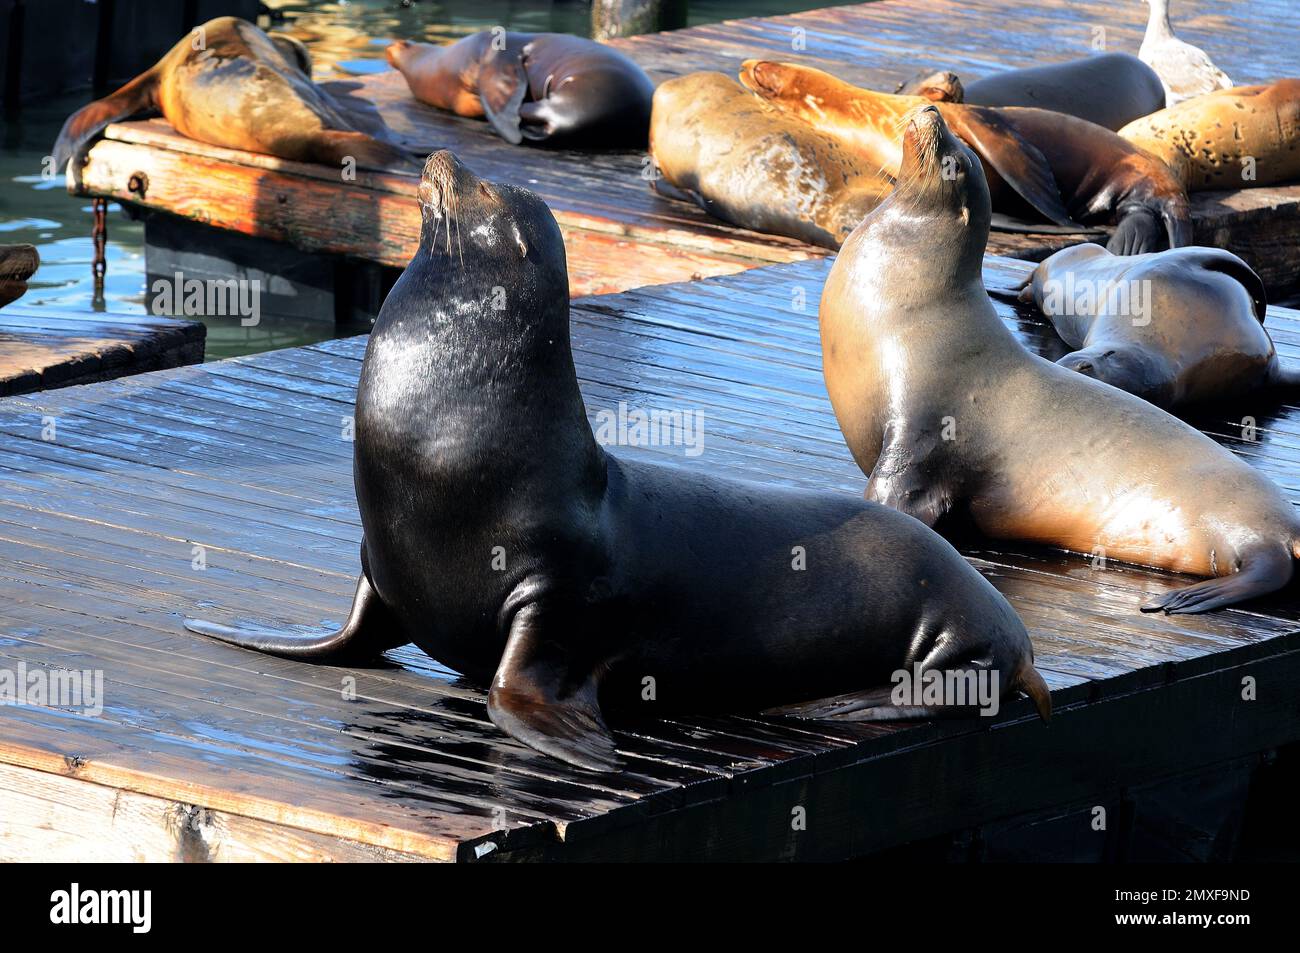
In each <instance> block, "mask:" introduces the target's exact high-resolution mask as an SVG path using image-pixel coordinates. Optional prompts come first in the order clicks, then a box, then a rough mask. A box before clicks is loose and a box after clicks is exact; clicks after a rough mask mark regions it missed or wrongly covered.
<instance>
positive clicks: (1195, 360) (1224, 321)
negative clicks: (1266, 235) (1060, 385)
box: [1021, 245, 1300, 408]
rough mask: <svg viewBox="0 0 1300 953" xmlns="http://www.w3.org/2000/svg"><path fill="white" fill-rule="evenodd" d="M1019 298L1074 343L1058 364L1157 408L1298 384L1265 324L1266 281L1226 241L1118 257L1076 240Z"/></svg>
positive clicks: (1035, 275)
mask: <svg viewBox="0 0 1300 953" xmlns="http://www.w3.org/2000/svg"><path fill="white" fill-rule="evenodd" d="M1021 300H1022V301H1032V302H1033V303H1034V304H1035V305H1037V307H1038V308H1039V310H1041V311H1042V312H1043V314H1044V315H1046V316H1047V318H1048V319H1050V320H1051V322H1052V325H1053V326H1054V327H1055V328H1056V333H1057V334H1059V335H1060V336H1061V339H1062V340H1063V341H1065V343H1066V344H1068V345H1069V346H1070V347H1072V348H1077V350H1075V351H1074V352H1073V353H1071V354H1067V355H1066V356H1065V357H1063V358H1061V359H1060V360H1059V361H1057V363H1058V364H1060V365H1061V366H1062V367H1068V368H1070V369H1071V370H1075V371H1079V372H1080V373H1082V374H1087V375H1088V376H1089V377H1095V378H1097V380H1100V381H1105V382H1106V383H1107V384H1110V385H1111V386H1112V387H1118V388H1119V389H1120V390H1126V391H1128V392H1129V393H1130V394H1136V395H1137V396H1139V397H1141V398H1142V399H1143V400H1148V401H1150V402H1151V403H1153V404H1155V405H1157V406H1159V407H1166V408H1178V407H1184V406H1187V405H1191V404H1198V403H1204V402H1206V401H1211V400H1219V399H1222V398H1228V397H1234V396H1238V395H1241V394H1245V393H1249V392H1252V391H1256V390H1259V389H1261V388H1267V387H1274V386H1284V387H1294V386H1296V385H1297V384H1300V373H1297V372H1296V371H1295V370H1294V369H1283V368H1282V367H1280V366H1279V365H1278V359H1277V351H1276V349H1275V348H1274V347H1273V341H1272V339H1270V338H1269V336H1268V332H1267V331H1265V330H1264V317H1265V313H1266V309H1267V306H1268V300H1267V297H1266V292H1265V290H1264V282H1263V280H1262V279H1261V278H1260V277H1259V275H1257V274H1255V272H1254V271H1252V270H1251V268H1250V266H1249V265H1247V264H1246V263H1245V262H1244V261H1242V260H1241V259H1240V258H1238V257H1237V256H1236V255H1234V254H1232V253H1231V252H1226V251H1224V250H1222V249H1220V248H1198V247H1195V246H1191V247H1187V248H1175V249H1171V250H1169V251H1163V252H1155V253H1153V254H1150V255H1130V256H1126V257H1117V256H1115V255H1112V254H1110V252H1108V251H1106V249H1104V248H1102V247H1100V246H1099V245H1076V246H1074V247H1073V248H1066V249H1064V250H1063V251H1059V252H1057V253H1056V254H1055V255H1053V256H1052V257H1050V258H1048V259H1047V260H1046V261H1044V262H1043V263H1042V264H1040V265H1039V266H1038V267H1037V268H1036V269H1034V272H1033V274H1032V275H1030V277H1029V280H1028V282H1026V284H1025V288H1024V290H1023V291H1022V292H1021Z"/></svg>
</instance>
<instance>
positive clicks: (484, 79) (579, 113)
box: [386, 30, 655, 149]
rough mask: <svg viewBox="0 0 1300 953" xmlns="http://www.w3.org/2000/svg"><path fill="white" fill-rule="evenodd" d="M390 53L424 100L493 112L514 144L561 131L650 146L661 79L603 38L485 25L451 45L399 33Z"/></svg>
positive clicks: (591, 140)
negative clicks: (417, 40)
mask: <svg viewBox="0 0 1300 953" xmlns="http://www.w3.org/2000/svg"><path fill="white" fill-rule="evenodd" d="M386 55H387V57H388V62H389V63H391V64H392V65H393V66H394V67H395V68H396V69H397V70H398V71H400V72H401V74H402V75H403V76H404V77H405V78H406V83H407V85H408V86H409V87H410V89H411V95H413V96H414V97H415V98H416V99H418V100H420V102H422V103H427V104H428V105H430V106H434V107H436V108H438V109H447V110H450V111H451V112H454V113H456V114H457V115H458V116H469V117H471V118H478V117H481V116H486V117H487V119H488V121H489V122H491V123H492V128H494V129H495V130H496V131H497V133H499V134H500V136H501V138H503V139H505V140H506V141H507V142H511V143H514V144H515V145H518V144H519V143H521V142H523V140H525V139H528V140H531V141H537V142H540V141H544V140H548V139H554V140H556V141H564V142H566V143H570V144H575V143H576V144H584V143H585V144H590V145H596V146H599V147H601V148H605V149H618V148H643V147H644V146H645V142H646V130H647V129H648V128H649V125H650V97H651V96H653V95H654V91H655V87H654V83H653V82H651V80H650V77H649V76H647V75H646V74H645V71H644V70H643V69H641V67H639V66H637V65H636V63H634V62H633V61H632V60H630V59H629V58H628V57H626V56H624V55H623V54H622V53H620V52H619V51H618V50H616V49H613V48H612V47H608V46H605V45H604V44H601V43H597V42H595V41H594V40H587V39H583V38H582V37H578V36H570V35H569V34H567V33H503V32H500V31H489V30H484V31H482V32H480V33H475V34H473V35H472V36H467V37H465V38H463V39H460V40H457V41H456V42H455V43H452V44H450V45H448V46H434V45H431V44H429V43H412V42H411V41H409V40H398V41H397V42H396V43H393V44H392V45H390V46H389V47H388V49H387V51H386Z"/></svg>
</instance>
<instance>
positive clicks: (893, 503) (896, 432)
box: [865, 420, 952, 528]
mask: <svg viewBox="0 0 1300 953" xmlns="http://www.w3.org/2000/svg"><path fill="white" fill-rule="evenodd" d="M940 443H941V434H940V433H939V432H936V431H925V432H920V433H917V432H914V431H913V430H912V429H911V428H909V427H907V426H906V425H905V424H903V423H901V422H900V421H897V420H891V421H890V422H889V423H887V424H886V425H885V434H884V438H883V440H882V442H881V447H880V456H879V457H878V458H877V460H876V465H875V467H873V468H872V470H871V479H870V481H869V482H868V483H867V492H866V494H865V495H866V498H867V499H868V500H871V501H873V502H876V503H880V504H882V505H884V506H888V507H890V508H892V509H895V510H898V511H899V512H900V513H906V514H907V515H908V516H911V517H913V518H915V519H918V520H920V521H921V522H922V523H924V524H925V525H926V526H929V527H931V528H933V527H934V524H935V523H937V522H938V521H939V520H940V519H941V518H942V517H943V516H944V514H946V513H947V512H948V511H949V510H951V509H952V495H951V493H950V492H949V491H948V489H947V488H945V487H944V486H942V485H941V484H940V483H939V481H937V480H935V479H934V475H933V473H930V472H927V470H932V469H933V467H930V466H927V460H931V459H932V457H933V454H934V452H935V451H936V450H937V449H938V446H939V444H940Z"/></svg>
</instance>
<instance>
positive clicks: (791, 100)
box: [740, 60, 1192, 255]
mask: <svg viewBox="0 0 1300 953" xmlns="http://www.w3.org/2000/svg"><path fill="white" fill-rule="evenodd" d="M740 79H741V82H742V83H744V84H745V85H746V86H747V87H748V88H750V89H751V90H753V91H754V92H755V93H757V94H758V95H759V96H761V97H762V98H763V99H764V100H766V101H767V102H769V103H771V104H772V105H774V106H776V107H777V108H779V109H781V110H783V111H785V112H787V113H789V114H790V115H791V116H794V117H796V118H799V119H801V120H803V121H804V122H806V123H808V124H809V125H810V126H811V127H812V128H814V129H816V130H818V131H819V132H823V133H825V134H827V135H830V136H833V137H835V138H836V139H838V140H839V141H841V142H843V143H844V144H845V145H846V146H849V147H850V148H852V149H854V150H855V151H857V152H858V153H859V154H860V155H862V156H863V157H864V158H865V159H867V160H868V161H869V162H872V163H876V164H877V165H878V166H879V167H881V168H883V169H884V170H885V171H886V172H889V173H894V172H896V171H897V169H898V166H899V162H900V160H901V157H902V142H901V140H902V132H901V130H902V127H903V122H902V120H903V117H904V116H905V115H906V114H907V113H908V112H909V110H911V109H913V108H915V107H916V106H917V105H919V104H921V103H923V102H925V101H926V100H924V99H923V98H920V97H916V96H893V95H890V94H888V93H877V92H872V91H871V90H868V89H860V88H859V87H856V86H853V85H851V84H849V83H845V82H843V81H842V80H839V79H836V78H835V77H834V76H831V75H830V74H829V73H824V72H822V71H821V70H817V69H812V68H811V67H807V66H797V65H792V64H785V63H773V62H767V61H760V60H749V61H747V62H746V63H745V64H744V66H743V68H742V70H741V74H740ZM936 106H937V107H938V108H939V110H940V111H941V112H942V114H943V116H944V119H945V120H946V121H947V123H948V124H949V125H950V126H951V128H952V130H953V131H954V132H955V133H957V135H958V136H960V137H961V138H962V139H963V140H965V141H966V142H967V143H968V144H969V145H970V146H971V148H972V149H974V150H975V151H976V153H977V154H978V155H979V158H980V160H981V162H982V164H983V167H984V173H985V175H986V176H987V179H988V187H989V189H990V190H991V193H992V196H993V207H994V208H995V209H996V210H997V211H998V212H1000V213H1004V214H1006V215H1009V216H1011V217H1012V218H1014V219H1024V218H1029V217H1033V216H1034V215H1035V214H1037V215H1041V216H1042V217H1044V218H1046V219H1047V220H1048V221H1049V222H1052V223H1054V224H1055V225H1057V226H1059V227H1063V228H1066V229H1074V228H1077V227H1078V226H1079V223H1085V224H1091V223H1099V224H1101V223H1104V224H1114V225H1116V230H1115V234H1114V235H1113V236H1112V237H1111V239H1110V242H1109V245H1108V247H1109V248H1110V249H1111V250H1112V251H1114V252H1117V253H1120V254H1125V255H1132V254H1137V253H1139V252H1147V251H1157V250H1159V248H1160V247H1161V246H1162V245H1163V244H1165V243H1166V241H1167V243H1168V245H1169V246H1171V247H1174V248H1177V247H1179V246H1182V245H1186V244H1188V243H1189V242H1190V241H1191V233H1192V226H1191V212H1190V208H1189V206H1188V202H1187V194H1186V192H1185V191H1184V190H1183V187H1182V185H1181V184H1180V183H1179V182H1178V181H1177V180H1176V179H1175V178H1174V176H1173V175H1172V173H1171V172H1170V170H1169V169H1168V168H1167V167H1166V166H1165V165H1164V163H1162V162H1161V161H1160V160H1158V159H1156V158H1155V157H1154V156H1150V155H1148V154H1146V153H1145V152H1143V151H1142V150H1140V149H1138V148H1136V147H1134V146H1133V145H1131V144H1130V143H1128V142H1126V141H1125V140H1124V139H1121V138H1120V137H1119V136H1118V135H1116V134H1115V133H1113V132H1111V131H1110V130H1108V129H1102V128H1101V127H1100V126H1096V125H1093V124H1092V123H1089V122H1085V121H1084V120H1082V119H1076V118H1074V117H1073V116H1066V115H1064V114H1062V113H1055V112H1049V111H1047V110H1045V109H1017V108H1007V109H994V108H992V107H988V106H966V105H962V104H958V103H942V102H941V103H936Z"/></svg>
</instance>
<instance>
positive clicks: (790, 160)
mask: <svg viewBox="0 0 1300 953" xmlns="http://www.w3.org/2000/svg"><path fill="white" fill-rule="evenodd" d="M650 151H651V154H652V155H653V156H654V161H655V165H656V167H657V169H658V172H659V173H660V174H661V176H662V177H661V178H657V179H656V180H655V182H654V187H655V189H656V190H657V191H658V192H660V193H661V194H664V195H667V196H669V197H674V198H686V199H689V200H691V201H694V202H696V203H698V204H699V205H700V207H701V208H703V209H704V210H705V211H706V212H708V213H709V214H710V215H713V216H716V217H717V218H720V219H723V220H724V221H727V222H731V223H732V224H733V225H739V226H740V227H742V228H749V229H753V230H754V231H758V232H768V233H771V234H776V235H788V236H790V237H791V238H797V239H800V240H801V241H805V242H810V243H811V244H814V245H822V246H824V247H826V248H838V247H839V245H840V242H842V241H843V240H844V239H845V238H846V237H848V234H849V233H850V232H851V231H853V229H855V228H857V226H858V223H859V222H860V221H862V219H863V217H864V216H865V215H866V214H867V213H868V212H870V211H871V210H872V209H873V208H875V207H876V206H877V205H879V204H880V202H881V201H882V200H883V199H884V197H885V196H886V195H888V194H889V192H890V190H891V189H892V188H893V186H894V182H893V179H892V178H891V177H889V176H885V175H881V174H879V173H878V172H877V171H876V170H875V169H873V168H870V167H868V165H867V163H865V162H863V161H862V160H861V159H859V158H858V157H857V156H855V155H854V154H853V153H852V151H851V150H849V149H846V148H845V147H844V146H842V145H841V144H840V143H838V142H836V141H835V140H834V139H832V138H830V137H828V136H823V135H821V134H820V133H818V132H817V131H816V130H813V129H810V128H808V127H807V126H806V125H805V124H803V123H801V122H797V121H795V120H793V119H791V118H790V117H788V116H785V115H783V114H781V113H779V112H777V111H776V110H774V109H771V108H769V107H768V106H766V105H765V104H764V103H763V102H762V101H760V100H758V99H756V98H755V97H753V96H751V95H750V94H749V93H747V92H746V91H745V90H744V89H742V88H741V87H740V85H739V84H737V83H736V81H735V80H733V79H731V78H730V77H727V76H724V75H722V74H721V73H691V74H689V75H687V76H679V77H677V78H675V79H670V80H667V81H666V82H664V83H662V84H661V85H660V86H659V88H658V89H657V90H656V91H655V97H654V112H653V114H652V116H651V124H650Z"/></svg>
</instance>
